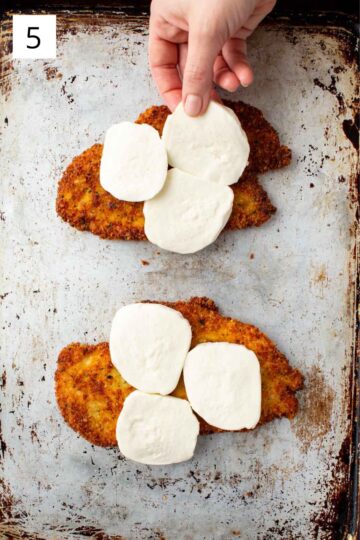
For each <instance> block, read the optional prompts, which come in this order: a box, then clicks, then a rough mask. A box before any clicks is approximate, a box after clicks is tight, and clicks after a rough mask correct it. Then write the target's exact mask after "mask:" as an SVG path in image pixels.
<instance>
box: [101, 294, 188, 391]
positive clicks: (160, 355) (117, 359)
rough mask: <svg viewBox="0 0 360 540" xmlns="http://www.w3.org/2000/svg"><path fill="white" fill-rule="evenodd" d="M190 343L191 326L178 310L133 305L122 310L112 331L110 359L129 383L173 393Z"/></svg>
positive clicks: (146, 304) (148, 304)
mask: <svg viewBox="0 0 360 540" xmlns="http://www.w3.org/2000/svg"><path fill="white" fill-rule="evenodd" d="M190 344H191V326H190V324H189V322H188V321H187V320H186V319H185V317H183V316H182V315H181V313H179V311H176V310H175V309H171V308H169V307H166V306H163V305H161V304H150V303H144V304H143V303H139V304H130V305H128V306H125V307H123V308H121V309H119V310H118V311H117V313H116V315H115V317H114V319H113V322H112V326H111V331H110V356H111V361H112V363H113V364H114V366H115V367H116V369H117V370H118V371H119V372H120V374H121V376H122V377H123V378H124V379H125V381H126V382H128V383H129V384H131V386H134V388H137V389H138V390H141V391H143V392H150V393H157V394H162V395H166V394H170V393H171V392H172V391H173V390H174V389H175V387H176V385H177V383H178V381H179V379H180V375H181V371H182V369H183V366H184V362H185V358H186V355H187V353H188V351H189V349H190Z"/></svg>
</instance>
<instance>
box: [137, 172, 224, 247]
mask: <svg viewBox="0 0 360 540" xmlns="http://www.w3.org/2000/svg"><path fill="white" fill-rule="evenodd" d="M233 200H234V193H233V191H232V189H231V188H229V187H227V186H221V185H219V184H214V182H208V181H207V180H199V179H198V178H197V177H194V176H192V175H189V174H187V173H185V172H183V171H180V170H179V169H171V170H170V171H169V172H168V175H167V180H166V183H165V186H164V188H163V189H162V191H161V192H160V193H159V194H158V195H157V196H156V197H154V198H153V199H152V200H151V201H147V202H146V203H145V204H144V215H145V234H146V236H147V238H148V240H150V242H152V243H153V244H156V245H157V246H159V247H161V248H163V249H167V250H168V251H174V252H175V253H194V252H195V251H199V250H200V249H203V248H204V247H206V246H208V245H209V244H211V243H212V242H214V241H215V240H216V239H217V237H218V236H219V234H220V232H221V231H222V229H223V228H224V227H225V225H226V223H227V221H228V219H229V217H230V214H231V210H232V204H233Z"/></svg>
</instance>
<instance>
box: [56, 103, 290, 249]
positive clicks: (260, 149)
mask: <svg viewBox="0 0 360 540" xmlns="http://www.w3.org/2000/svg"><path fill="white" fill-rule="evenodd" d="M225 104H226V105H227V106H229V107H231V108H232V109H233V110H234V111H235V113H236V114H237V116H238V117H239V119H240V121H241V123H242V126H243V128H244V130H245V131H246V134H247V137H248V139H249V144H250V156H249V164H248V166H247V167H246V169H245V172H244V174H243V175H242V177H241V179H240V181H239V182H237V183H236V184H234V185H232V186H230V187H231V188H232V189H233V191H234V205H233V211H232V214H231V217H230V219H229V221H228V223H227V226H226V228H227V229H242V228H245V227H250V226H260V225H262V224H263V223H265V222H266V221H268V219H270V217H271V216H272V215H273V214H274V212H275V211H276V209H275V207H274V206H273V205H272V204H271V201H270V199H269V197H268V195H267V193H266V192H265V190H264V189H263V188H262V187H261V185H260V184H259V182H258V180H257V174H260V173H264V172H266V171H268V170H270V169H279V168H281V167H285V166H286V165H288V164H289V163H290V160H291V152H290V150H289V148H287V147H286V146H282V145H281V144H280V141H279V137H278V135H277V133H276V131H275V130H274V128H273V127H272V126H271V125H270V124H269V123H268V122H267V121H266V120H265V118H264V116H263V114H262V113H261V111H259V109H256V108H255V107H252V106H250V105H246V104H245V103H242V102H238V103H231V102H225ZM169 114H170V111H169V109H168V108H167V107H166V106H164V105H162V106H153V107H150V108H149V109H147V110H146V111H145V112H143V113H141V114H140V115H139V117H138V119H137V120H136V122H137V123H139V124H144V123H146V124H149V125H151V126H153V127H154V128H155V129H157V131H158V132H159V133H160V135H161V133H162V129H163V126H164V123H165V120H166V118H167V116H168V115H169ZM102 148H103V146H102V145H101V144H95V145H94V146H92V147H91V148H88V149H87V150H85V151H84V152H83V153H82V154H80V155H79V156H77V157H75V158H74V160H73V161H72V162H71V163H70V165H69V166H68V167H67V169H66V170H65V172H64V174H63V177H62V179H61V180H60V182H59V186H58V194H57V199H56V211H57V213H58V215H59V216H60V217H61V218H62V219H63V220H64V221H66V222H68V223H69V224H70V225H72V226H73V227H75V228H76V229H79V230H81V231H90V232H92V233H93V234H96V235H98V236H100V237H101V238H106V239H111V240H146V236H145V233H144V215H143V203H133V202H125V201H120V200H119V199H116V198H115V197H113V196H112V195H110V193H108V192H107V191H105V190H104V189H103V188H102V186H101V184H100V162H101V155H102Z"/></svg>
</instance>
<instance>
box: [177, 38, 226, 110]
mask: <svg viewBox="0 0 360 540" xmlns="http://www.w3.org/2000/svg"><path fill="white" fill-rule="evenodd" d="M218 52H219V48H218V45H217V40H216V39H215V36H211V34H210V33H209V34H207V33H204V34H201V33H199V32H198V31H191V29H190V33H189V45H188V52H187V59H186V64H185V69H184V78H183V91H182V99H183V103H184V109H185V112H186V113H187V114H188V115H190V116H198V115H199V114H202V113H203V112H205V111H206V108H207V106H208V103H209V100H210V95H211V91H212V80H213V66H214V62H215V58H216V56H217V54H218Z"/></svg>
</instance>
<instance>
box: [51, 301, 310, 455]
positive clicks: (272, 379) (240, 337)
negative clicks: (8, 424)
mask: <svg viewBox="0 0 360 540" xmlns="http://www.w3.org/2000/svg"><path fill="white" fill-rule="evenodd" d="M162 303H163V304H165V305H167V306H169V307H172V308H173V309H176V310H178V311H180V313H182V314H183V316H184V317H185V318H186V319H187V320H188V321H189V323H190V325H191V329H192V344H191V347H195V346H196V345H197V344H199V343H204V342H206V341H226V342H229V343H238V344H241V345H245V346H246V347H247V348H248V349H251V350H252V351H254V352H255V354H256V355H257V357H258V359H259V362H260V369H261V381H262V404H261V418H260V422H259V424H258V425H261V424H264V423H265V422H270V421H271V420H273V419H274V418H280V417H282V416H285V417H287V418H293V417H294V416H295V415H296V413H297V409H298V401H297V399H296V396H295V392H296V391H297V390H299V389H301V388H302V386H303V376H302V375H301V373H300V372H299V371H298V370H297V369H294V368H292V367H291V366H290V365H289V362H288V361H287V359H286V358H285V356H284V355H283V354H282V353H281V352H279V351H278V349H277V348H276V346H275V344H274V343H273V342H272V341H271V340H270V339H269V338H268V337H267V336H266V335H265V334H263V333H262V332H261V331H260V330H259V329H258V328H256V327H255V326H252V325H250V324H245V323H242V322H240V321H237V320H235V319H230V318H228V317H224V316H222V315H221V314H220V313H219V311H218V309H217V307H216V305H215V304H214V302H213V301H212V300H209V299H208V298H192V299H191V300H189V301H187V302H183V301H180V302H162ZM55 385H56V398H57V402H58V405H59V408H60V411H61V413H62V415H63V417H64V419H65V421H66V422H67V423H68V424H69V426H70V427H72V428H73V429H74V430H75V431H77V432H78V433H79V434H80V435H82V436H83V437H84V438H85V439H87V440H88V441H89V442H91V443H93V444H97V445H100V446H115V445H116V438H115V428H116V422H117V418H118V416H119V413H120V411H121V408H122V406H123V403H124V400H125V398H126V396H127V395H128V394H129V393H130V392H132V391H133V390H134V389H133V388H132V387H131V386H130V385H129V384H127V383H126V382H125V381H124V379H123V378H122V377H121V375H120V374H119V372H118V371H117V370H116V369H115V368H114V367H113V365H112V363H111V359H110V353H109V345H108V343H99V344H97V345H83V344H80V343H72V344H71V345H68V346H67V347H65V348H64V349H63V350H62V351H61V352H60V355H59V358H58V364H57V370H56V374H55ZM173 395H174V396H177V397H181V398H186V392H185V388H184V383H183V380H182V379H181V380H180V382H179V384H178V386H177V388H176V389H175V391H174V392H173ZM199 420H200V432H201V433H202V434H205V433H215V432H220V431H222V430H220V429H218V428H215V427H212V426H210V425H209V424H207V423H206V422H205V421H204V420H203V419H201V418H200V419H199Z"/></svg>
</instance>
